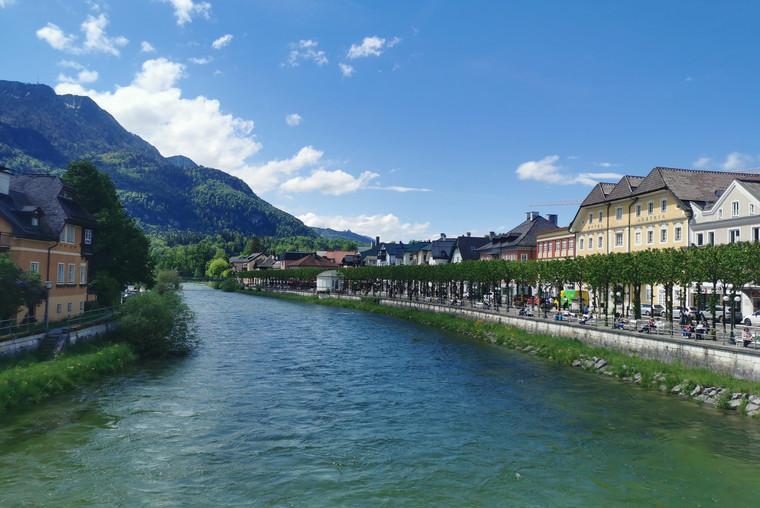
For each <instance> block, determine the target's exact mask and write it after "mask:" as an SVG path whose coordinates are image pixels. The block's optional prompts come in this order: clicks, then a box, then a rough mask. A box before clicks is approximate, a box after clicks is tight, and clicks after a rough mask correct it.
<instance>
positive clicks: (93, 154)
mask: <svg viewBox="0 0 760 508" xmlns="http://www.w3.org/2000/svg"><path fill="white" fill-rule="evenodd" d="M77 159H87V160H91V161H92V162H94V163H95V164H96V165H97V167H98V168H99V169H100V170H102V171H104V172H105V173H107V174H108V175H110V176H111V178H112V179H113V181H114V183H115V184H116V188H117V189H118V192H119V197H120V198H121V200H122V202H123V203H124V206H125V207H126V208H127V210H128V211H129V213H130V214H131V215H132V216H133V217H135V219H137V220H138V221H139V223H140V224H141V225H142V226H143V227H144V228H145V229H146V230H148V231H153V232H167V231H190V232H196V233H218V232H221V231H231V232H236V233H241V234H244V235H256V236H278V237H281V236H293V235H301V236H315V233H314V232H313V231H312V229H311V228H309V227H307V226H305V225H304V224H303V223H302V222H301V221H300V220H298V219H296V218H295V217H293V216H292V215H289V214H287V213H285V212H283V211H282V210H279V209H277V208H275V207H273V206H272V205H270V204H269V203H267V202H266V201H264V200H263V199H261V198H259V197H258V196H257V195H256V194H254V193H253V191H252V190H251V189H250V188H249V187H248V185H247V184H246V183H245V182H243V181H242V180H240V179H239V178H236V177H234V176H232V175H229V174H227V173H225V172H224V171H221V170H218V169H214V168H207V167H203V166H199V165H197V164H195V163H194V162H193V161H192V160H190V159H189V158H187V157H183V156H173V157H162V156H161V154H160V153H159V152H158V150H157V149H156V148H155V147H153V146H152V145H151V144H150V143H148V142H146V141H145V140H143V139H142V138H140V137H139V136H137V135H135V134H132V133H130V132H128V131H127V130H126V129H124V128H123V127H122V126H121V125H119V123H118V122H117V121H116V120H115V119H114V118H113V117H112V116H111V115H110V114H109V113H107V112H106V111H104V110H103V109H101V108H100V107H99V106H98V105H97V104H96V103H95V102H94V101H93V100H92V99H90V98H89V97H81V96H76V95H56V93H55V92H54V91H53V89H52V88H50V87H49V86H46V85H31V84H25V83H18V82H13V81H0V165H4V166H7V167H8V168H10V169H12V170H14V171H15V172H17V173H30V172H36V173H39V172H50V173H61V172H63V170H64V169H65V167H66V165H67V164H68V163H69V162H70V161H72V160H77Z"/></svg>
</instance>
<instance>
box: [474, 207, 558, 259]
mask: <svg viewBox="0 0 760 508" xmlns="http://www.w3.org/2000/svg"><path fill="white" fill-rule="evenodd" d="M558 229H561V228H559V227H557V226H556V225H555V224H553V223H552V222H549V221H548V220H547V219H545V218H544V217H542V216H540V215H537V216H536V217H535V218H534V219H533V220H530V219H527V220H525V221H524V222H522V223H520V224H519V225H518V226H517V227H515V228H513V229H511V230H510V231H508V232H507V233H504V234H502V235H498V236H496V237H494V238H493V239H492V240H491V241H490V242H488V243H487V244H485V245H483V246H482V247H480V248H479V249H477V251H478V252H480V253H484V254H496V253H501V252H505V251H509V250H511V249H517V248H520V247H535V246H536V236H538V235H539V234H541V233H546V232H547V231H555V230H558Z"/></svg>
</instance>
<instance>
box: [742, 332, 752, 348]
mask: <svg viewBox="0 0 760 508" xmlns="http://www.w3.org/2000/svg"><path fill="white" fill-rule="evenodd" d="M751 343H752V332H750V331H749V328H745V329H744V330H742V344H743V345H744V347H747V346H749V345H750V344H751Z"/></svg>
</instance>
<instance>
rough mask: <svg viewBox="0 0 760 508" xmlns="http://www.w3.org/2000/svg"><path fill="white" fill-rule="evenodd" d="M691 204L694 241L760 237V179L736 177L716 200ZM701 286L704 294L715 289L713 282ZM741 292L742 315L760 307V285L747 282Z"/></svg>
mask: <svg viewBox="0 0 760 508" xmlns="http://www.w3.org/2000/svg"><path fill="white" fill-rule="evenodd" d="M690 204H691V212H692V218H691V221H690V222H689V230H690V231H689V242H690V244H691V245H694V246H697V247H702V246H704V245H723V244H728V243H736V242H759V241H760V182H751V181H744V180H734V181H732V182H731V184H730V185H729V186H728V188H727V189H726V190H725V191H724V192H723V193H721V194H720V196H719V197H718V198H717V200H716V201H715V202H714V203H711V204H704V205H701V204H699V203H697V202H692V203H690ZM700 286H701V289H702V292H703V294H707V293H710V292H711V291H712V285H711V284H709V283H702V284H701V285H700ZM738 294H739V295H740V296H741V312H742V315H744V316H747V315H750V314H752V313H753V312H755V311H757V310H759V309H760V287H756V286H745V287H744V288H741V289H740V290H739V292H738ZM703 300H706V297H703Z"/></svg>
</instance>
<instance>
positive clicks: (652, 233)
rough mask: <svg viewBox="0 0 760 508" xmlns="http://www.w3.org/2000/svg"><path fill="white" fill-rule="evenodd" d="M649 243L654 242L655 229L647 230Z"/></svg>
mask: <svg viewBox="0 0 760 508" xmlns="http://www.w3.org/2000/svg"><path fill="white" fill-rule="evenodd" d="M647 243H654V229H649V230H647Z"/></svg>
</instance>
